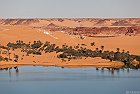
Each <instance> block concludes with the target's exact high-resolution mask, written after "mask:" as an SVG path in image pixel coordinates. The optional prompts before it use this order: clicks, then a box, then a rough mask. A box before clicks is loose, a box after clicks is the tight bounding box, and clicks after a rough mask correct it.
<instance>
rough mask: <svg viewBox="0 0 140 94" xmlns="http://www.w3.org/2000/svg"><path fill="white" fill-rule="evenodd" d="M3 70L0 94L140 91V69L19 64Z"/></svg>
mask: <svg viewBox="0 0 140 94" xmlns="http://www.w3.org/2000/svg"><path fill="white" fill-rule="evenodd" d="M18 69H19V71H18V72H16V71H15V69H11V70H10V71H9V70H8V71H5V70H2V71H0V94H126V91H140V70H129V71H127V70H116V71H114V72H112V71H109V70H107V69H105V70H98V71H97V70H96V69H95V68H60V67H34V66H33V67H19V68H18Z"/></svg>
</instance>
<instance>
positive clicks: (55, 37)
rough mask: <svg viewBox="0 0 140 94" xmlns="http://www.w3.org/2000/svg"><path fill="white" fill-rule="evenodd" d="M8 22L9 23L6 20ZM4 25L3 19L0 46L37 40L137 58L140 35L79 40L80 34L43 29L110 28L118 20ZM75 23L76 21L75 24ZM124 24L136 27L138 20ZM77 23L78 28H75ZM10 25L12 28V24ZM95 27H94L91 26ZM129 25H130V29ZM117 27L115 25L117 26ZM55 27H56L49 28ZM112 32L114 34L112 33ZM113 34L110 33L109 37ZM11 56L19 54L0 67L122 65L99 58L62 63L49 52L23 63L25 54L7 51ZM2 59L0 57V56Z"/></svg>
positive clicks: (43, 21) (18, 51)
mask: <svg viewBox="0 0 140 94" xmlns="http://www.w3.org/2000/svg"><path fill="white" fill-rule="evenodd" d="M8 21H9V20H8ZM8 21H7V23H6V22H4V20H1V21H0V22H1V24H0V44H1V45H5V46H6V44H7V43H9V42H15V41H17V40H22V41H24V42H26V43H29V42H33V41H35V40H36V41H37V40H40V41H42V42H45V41H49V42H51V43H54V44H56V45H58V46H62V45H63V44H65V43H66V44H67V45H69V46H76V45H77V44H80V45H81V44H85V45H86V46H82V45H81V46H82V47H85V48H88V49H92V50H95V49H96V48H99V49H100V47H101V46H102V45H103V46H104V50H109V51H116V48H120V50H125V51H129V52H130V54H133V55H140V50H139V48H140V43H139V41H140V35H139V33H138V34H132V36H126V35H124V34H119V36H118V35H117V36H115V37H107V38H100V37H88V36H85V35H83V36H84V37H85V38H84V39H81V38H80V35H69V34H68V33H67V32H65V31H58V30H56V31H54V30H49V29H46V28H45V27H46V26H47V25H49V24H50V23H53V24H55V25H56V26H59V27H60V26H61V27H62V26H63V27H77V26H78V27H79V26H82V27H104V26H106V27H112V26H111V25H112V23H115V21H117V22H118V21H120V19H119V20H118V19H116V20H105V21H101V22H100V23H99V22H98V24H97V21H98V20H96V19H94V20H93V21H90V20H89V19H83V20H82V21H81V20H80V21H79V20H74V19H73V20H68V19H60V21H58V20H57V19H49V21H48V20H45V19H44V20H43V19H40V20H38V19H36V20H33V21H29V20H27V21H26V22H25V20H24V24H23V23H20V24H18V20H13V21H9V23H8ZM77 21H79V22H78V23H77ZM126 21H128V22H129V25H130V22H131V24H132V25H133V24H135V25H136V26H137V27H138V25H140V19H134V20H132V19H126ZM79 23H80V25H79ZM120 23H121V25H122V26H123V27H124V26H125V25H124V24H122V22H120ZM13 24H14V25H13ZM95 24H96V25H95ZM129 25H126V27H129ZM132 25H130V26H132ZM118 27H119V26H118ZM51 28H56V27H51ZM114 32H116V31H114ZM113 34H114V33H112V35H113ZM98 35H102V36H103V35H105V36H106V34H98ZM91 42H95V46H91V45H90V43H91ZM10 52H11V57H13V54H14V53H16V54H18V55H19V60H18V62H12V61H9V62H6V61H0V68H8V67H14V66H32V65H33V66H59V67H105V68H112V67H114V68H120V67H122V66H123V65H124V64H123V63H122V62H118V61H113V62H110V61H109V60H105V59H101V58H90V57H88V58H86V59H85V58H82V59H76V60H71V61H65V62H63V61H62V60H61V59H59V58H57V54H56V53H55V52H53V53H43V54H42V55H41V56H38V55H30V56H28V57H24V59H23V60H21V58H22V55H25V53H24V52H20V50H19V49H17V50H15V51H10ZM2 56H3V55H2Z"/></svg>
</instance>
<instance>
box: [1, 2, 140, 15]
mask: <svg viewBox="0 0 140 94" xmlns="http://www.w3.org/2000/svg"><path fill="white" fill-rule="evenodd" d="M54 17H57V18H62V17H65V18H69V17H71V18H72V17H95V18H100V17H102V18H114V17H117V18H124V17H125V18H126V17H133V18H134V17H137V18H140V0H0V18H54Z"/></svg>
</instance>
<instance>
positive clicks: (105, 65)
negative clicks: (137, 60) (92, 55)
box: [0, 62, 124, 69]
mask: <svg viewBox="0 0 140 94" xmlns="http://www.w3.org/2000/svg"><path fill="white" fill-rule="evenodd" d="M17 66H46V67H49V66H55V67H64V68H84V67H85V68H86V67H95V68H122V67H123V66H124V64H123V63H120V62H118V63H115V62H107V63H85V64H76V63H72V64H69V63H68V64H67V63H47V62H44V63H14V62H13V63H12V62H10V63H9V62H8V63H7V64H6V63H2V64H0V68H1V69H4V68H11V67H17Z"/></svg>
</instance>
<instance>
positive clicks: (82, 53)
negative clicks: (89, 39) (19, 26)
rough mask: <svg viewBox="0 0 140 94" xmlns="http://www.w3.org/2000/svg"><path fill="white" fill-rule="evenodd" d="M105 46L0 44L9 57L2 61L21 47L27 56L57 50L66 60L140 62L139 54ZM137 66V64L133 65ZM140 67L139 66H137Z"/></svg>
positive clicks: (62, 58) (127, 65) (16, 60)
mask: <svg viewBox="0 0 140 94" xmlns="http://www.w3.org/2000/svg"><path fill="white" fill-rule="evenodd" d="M94 45H95V42H93V43H91V46H94ZM104 48H105V47H104V46H103V45H102V46H101V47H100V49H99V48H96V49H95V50H91V49H87V48H84V47H80V45H79V44H78V45H77V46H74V47H72V46H68V45H67V44H64V45H62V47H59V46H56V44H51V43H50V42H48V41H46V42H45V43H42V42H41V41H34V42H33V43H31V42H29V43H25V42H23V41H21V40H18V41H16V42H15V43H10V42H9V43H8V44H7V46H0V55H1V50H2V49H5V50H7V54H8V58H7V57H2V56H0V61H9V60H11V57H10V50H15V49H21V52H26V53H27V54H26V56H29V55H30V54H34V55H42V52H44V53H51V52H56V53H57V54H58V56H57V57H58V58H60V59H61V60H63V61H65V60H64V59H67V60H68V61H70V60H71V59H80V58H83V57H84V58H87V57H91V58H95V57H101V58H102V59H107V60H110V61H120V62H124V64H125V67H132V62H133V61H134V60H136V61H138V62H140V56H137V55H131V54H130V53H129V51H126V52H125V50H122V52H121V51H120V48H116V52H114V51H104ZM18 58H19V56H18V55H16V54H15V55H14V59H15V60H14V61H15V62H18ZM133 67H135V66H133ZM137 67H139V66H137Z"/></svg>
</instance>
